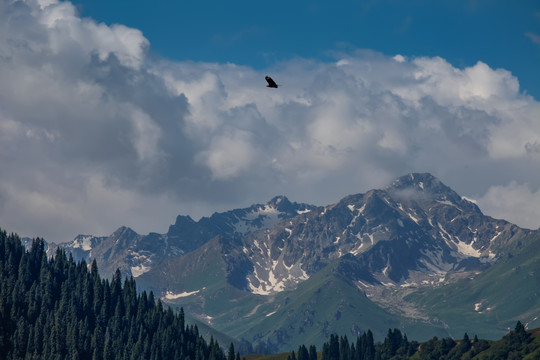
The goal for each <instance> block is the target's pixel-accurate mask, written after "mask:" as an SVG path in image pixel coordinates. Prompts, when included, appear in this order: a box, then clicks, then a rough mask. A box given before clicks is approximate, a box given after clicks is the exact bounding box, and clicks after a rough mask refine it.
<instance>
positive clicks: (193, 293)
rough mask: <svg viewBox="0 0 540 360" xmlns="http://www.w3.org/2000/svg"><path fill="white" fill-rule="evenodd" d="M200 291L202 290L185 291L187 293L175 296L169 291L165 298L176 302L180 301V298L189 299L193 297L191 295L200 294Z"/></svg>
mask: <svg viewBox="0 0 540 360" xmlns="http://www.w3.org/2000/svg"><path fill="white" fill-rule="evenodd" d="M200 291H201V290H196V291H190V292H187V291H185V292H182V293H179V294H175V293H174V292H172V291H167V293H166V294H165V296H164V298H165V299H167V300H176V299H180V298H184V297H188V296H191V295H195V294H198V293H199V292H200Z"/></svg>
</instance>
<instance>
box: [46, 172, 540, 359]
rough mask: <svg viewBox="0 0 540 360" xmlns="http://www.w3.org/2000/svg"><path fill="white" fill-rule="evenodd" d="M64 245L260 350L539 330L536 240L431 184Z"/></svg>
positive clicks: (279, 201) (403, 183) (539, 240)
mask: <svg viewBox="0 0 540 360" xmlns="http://www.w3.org/2000/svg"><path fill="white" fill-rule="evenodd" d="M56 247H62V248H65V249H66V250H68V251H71V252H72V254H73V256H74V258H75V259H77V260H80V259H85V260H86V261H87V262H90V260H92V259H96V260H97V262H98V267H99V270H100V273H101V274H102V275H103V276H108V275H112V273H113V272H114V271H115V269H117V268H119V269H120V270H121V271H122V274H124V275H127V276H133V277H135V278H136V281H137V285H138V287H139V288H140V289H145V290H152V291H153V292H154V293H155V294H156V295H157V296H159V297H160V298H162V300H163V301H164V302H166V303H167V304H169V305H171V306H172V307H173V308H176V309H179V308H180V307H183V308H184V311H185V312H186V314H187V315H189V316H191V317H192V318H194V319H197V320H198V321H201V322H202V323H204V324H206V325H208V326H211V327H212V328H214V329H216V330H217V331H219V332H221V333H224V334H227V335H228V336H230V337H232V338H234V339H237V340H238V341H243V342H244V343H248V344H251V346H252V349H251V350H254V351H260V352H272V351H288V350H290V349H294V348H296V347H297V346H298V345H300V344H315V345H320V344H322V343H323V342H324V341H326V340H327V339H328V336H329V335H330V334H332V333H338V334H342V335H348V336H356V335H359V334H361V333H362V332H363V331H366V330H367V329H371V330H372V331H373V334H374V335H375V337H378V338H383V337H384V336H385V335H386V332H387V331H388V329H389V328H399V329H401V330H402V331H403V332H405V333H406V334H407V335H408V336H410V337H411V338H415V339H419V340H422V339H427V338H429V337H432V336H433V335H438V336H455V337H458V338H459V337H461V336H462V335H463V333H464V332H471V333H476V334H478V336H481V337H484V338H498V337H500V336H501V335H504V333H506V332H507V331H508V329H509V328H511V327H512V326H513V325H514V324H515V322H516V321H517V320H521V321H522V322H523V323H526V324H528V325H530V326H537V327H538V326H540V320H539V319H538V316H539V313H540V301H539V300H538V298H539V297H538V290H537V289H539V288H540V286H539V285H540V270H539V269H540V266H539V265H540V234H539V232H538V231H532V230H528V229H522V228H520V227H518V226H517V225H514V224H511V223H509V222H507V221H504V220H497V219H493V218H491V217H489V216H486V215H484V214H482V212H481V211H480V209H479V208H478V206H476V205H475V204H474V202H472V201H470V200H467V199H465V198H463V197H461V196H459V195H458V194H457V193H456V192H455V191H453V190H452V189H451V188H449V187H448V186H446V185H445V184H443V183H442V182H441V181H440V180H439V179H437V178H436V177H434V176H432V175H431V174H427V173H424V174H419V173H414V174H408V175H405V176H402V177H400V178H398V179H396V180H395V181H394V182H393V183H392V184H391V185H390V186H388V187H386V188H384V189H374V190H370V191H368V192H366V193H364V194H355V195H349V196H346V197H344V198H343V199H341V200H339V201H338V202H336V203H335V204H331V205H327V206H314V205H309V204H299V203H296V202H291V201H289V200H288V199H287V198H286V197H284V196H278V197H275V198H274V199H272V200H271V201H270V202H268V203H267V204H257V205H253V206H251V207H249V208H245V209H236V210H231V211H227V212H223V213H215V214H213V215H212V216H210V217H203V218H201V219H200V220H198V221H195V220H193V219H191V218H190V217H189V216H178V217H177V219H176V222H175V224H174V225H171V226H170V227H169V230H168V232H167V233H165V234H158V233H150V234H148V235H139V234H137V233H135V232H134V231H133V230H131V229H129V228H127V227H121V228H119V229H118V230H117V231H115V232H114V233H113V234H112V235H110V236H107V237H95V236H83V235H80V236H78V237H76V238H75V239H74V240H73V241H71V242H69V243H64V244H49V251H50V252H51V251H54V249H55V248H56Z"/></svg>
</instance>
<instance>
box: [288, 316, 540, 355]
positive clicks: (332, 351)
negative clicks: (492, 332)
mask: <svg viewBox="0 0 540 360" xmlns="http://www.w3.org/2000/svg"><path fill="white" fill-rule="evenodd" d="M531 341H532V339H531V335H530V334H529V333H527V331H526V330H525V327H524V326H523V325H522V324H521V322H519V321H518V322H517V324H516V327H515V329H514V330H513V331H511V332H510V333H508V334H507V335H505V336H504V337H503V338H502V340H501V341H497V342H489V341H486V340H479V339H478V337H477V336H475V337H474V338H473V339H470V338H469V336H468V335H467V333H465V335H464V336H463V339H461V340H459V341H455V340H454V339H452V338H444V339H439V338H437V337H433V338H432V339H431V340H429V341H426V342H424V343H419V342H417V341H409V340H408V339H407V336H406V335H404V334H402V333H401V331H400V330H399V329H394V330H392V329H389V330H388V334H387V336H386V338H385V339H384V341H383V342H377V343H375V342H374V340H373V334H372V332H371V330H368V331H367V332H365V333H364V334H363V335H362V336H360V337H358V338H357V339H356V341H354V342H349V340H348V339H347V337H346V336H337V335H331V336H330V340H329V341H328V342H326V343H325V344H324V345H323V348H322V352H321V357H320V358H319V360H406V359H411V360H416V359H417V360H466V359H472V358H474V357H475V356H477V358H478V359H485V360H499V359H515V360H518V359H523V358H524V357H525V356H526V355H528V354H532V353H533V352H534V351H537V352H540V351H538V345H536V344H531ZM316 354H317V351H316V349H315V347H314V346H311V347H310V349H309V351H308V350H307V348H306V347H305V346H304V345H302V346H300V347H299V348H298V351H297V352H296V353H295V352H294V351H293V352H292V353H291V354H290V355H289V356H288V360H317V355H316ZM535 354H536V355H535V357H534V358H536V359H538V358H540V354H537V353H535Z"/></svg>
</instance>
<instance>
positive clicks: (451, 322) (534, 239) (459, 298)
mask: <svg viewBox="0 0 540 360" xmlns="http://www.w3.org/2000/svg"><path fill="white" fill-rule="evenodd" d="M539 295H540V233H539V232H535V233H533V234H532V235H529V236H528V237H526V238H524V239H523V240H522V241H520V242H518V243H517V244H516V246H515V247H514V248H513V249H510V251H509V253H508V255H506V257H505V258H504V259H500V260H499V261H498V262H497V263H496V264H495V265H493V266H492V267H491V268H490V269H488V270H487V271H485V272H484V273H482V274H479V275H477V276H476V277H474V278H468V279H464V280H461V281H458V282H457V283H454V284H450V285H446V286H443V287H441V288H438V289H431V290H424V291H419V292H417V293H415V294H412V295H409V296H408V297H406V299H407V300H408V301H412V302H414V303H416V304H418V305H419V306H420V307H421V308H423V309H424V310H425V311H426V312H427V313H428V314H430V315H431V316H433V317H436V318H438V319H439V320H441V321H442V322H444V323H445V324H447V325H448V327H449V328H451V329H453V334H451V335H454V336H456V337H459V336H461V334H463V333H464V332H474V333H476V334H478V336H480V337H483V338H487V339H495V338H498V337H500V336H502V335H504V334H505V333H506V332H508V330H509V329H511V328H512V326H513V324H515V322H516V321H517V320H520V321H522V322H523V323H524V324H526V325H527V326H528V327H529V328H533V327H539V326H540V318H539V316H540V296H539Z"/></svg>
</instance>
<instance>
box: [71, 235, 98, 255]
mask: <svg viewBox="0 0 540 360" xmlns="http://www.w3.org/2000/svg"><path fill="white" fill-rule="evenodd" d="M92 238H93V236H89V235H86V236H81V237H79V238H76V239H75V240H74V241H73V245H72V248H73V249H79V248H80V249H82V250H84V251H90V250H92Z"/></svg>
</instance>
